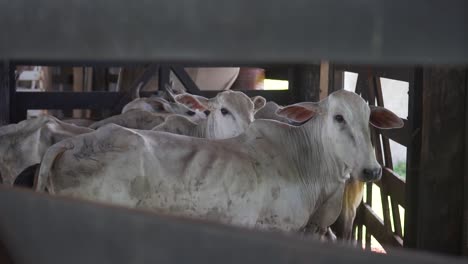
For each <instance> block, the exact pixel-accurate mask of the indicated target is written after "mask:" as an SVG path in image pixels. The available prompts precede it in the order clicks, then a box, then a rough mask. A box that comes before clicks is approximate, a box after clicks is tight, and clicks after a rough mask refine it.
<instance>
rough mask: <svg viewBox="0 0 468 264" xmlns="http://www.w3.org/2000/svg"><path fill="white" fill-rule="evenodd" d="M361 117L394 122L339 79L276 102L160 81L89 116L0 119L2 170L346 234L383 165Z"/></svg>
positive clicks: (57, 186)
mask: <svg viewBox="0 0 468 264" xmlns="http://www.w3.org/2000/svg"><path fill="white" fill-rule="evenodd" d="M369 124H370V125H372V126H374V127H377V128H379V129H392V128H399V127H401V126H402V125H403V122H402V120H401V119H400V118H398V117H397V116H396V115H395V114H393V113H392V112H391V111H389V110H387V109H385V108H382V107H369V105H367V104H366V102H365V101H364V100H363V99H361V97H359V96H358V95H356V94H354V93H351V92H347V91H338V92H334V93H332V94H331V95H329V96H328V97H327V98H325V99H324V100H322V101H320V102H302V103H297V104H293V105H289V106H279V105H277V104H276V103H274V102H266V100H265V99H264V98H263V97H260V96H256V97H253V98H249V97H248V96H246V95H245V94H244V93H242V92H239V91H224V92H221V93H219V94H218V95H217V96H216V97H214V98H211V99H208V98H204V97H201V96H195V95H192V94H189V93H186V92H174V91H173V90H171V89H170V88H167V92H166V93H162V94H160V96H153V97H148V98H136V99H134V100H133V101H132V102H130V103H128V104H127V105H126V106H125V107H124V108H123V110H122V113H121V114H119V115H116V116H112V117H110V118H107V119H104V120H101V121H98V122H92V121H89V120H58V119H57V118H55V117H53V116H49V115H42V116H39V117H37V118H32V119H28V120H24V121H22V122H20V123H18V124H11V125H7V126H3V127H0V179H1V181H2V183H3V184H6V185H23V186H29V187H31V188H34V189H35V190H36V191H39V192H48V193H50V194H57V195H68V196H73V197H79V198H83V199H88V200H94V201H100V202H107V203H113V204H120V205H124V206H129V207H138V208H146V209H150V210H153V211H157V212H160V213H165V214H175V215H180V216H186V217H196V218H202V219H210V220H214V221H219V222H222V223H226V224H233V225H238V226H243V227H247V228H258V229H263V230H279V231H285V232H301V233H302V232H306V233H307V234H311V235H313V236H314V237H319V238H321V239H333V240H334V239H335V238H336V237H335V236H334V234H333V231H336V232H337V235H338V237H341V238H344V239H350V238H351V230H352V224H353V221H354V216H355V212H356V208H357V206H358V205H359V203H360V201H361V199H362V185H363V182H368V181H376V180H379V179H380V177H381V167H380V165H379V163H378V162H377V161H376V158H375V154H374V151H373V147H372V143H371V136H370V128H369ZM335 222H336V223H335ZM334 223H335V226H334V228H333V231H332V230H331V229H330V226H332V224H334ZM335 227H336V229H335Z"/></svg>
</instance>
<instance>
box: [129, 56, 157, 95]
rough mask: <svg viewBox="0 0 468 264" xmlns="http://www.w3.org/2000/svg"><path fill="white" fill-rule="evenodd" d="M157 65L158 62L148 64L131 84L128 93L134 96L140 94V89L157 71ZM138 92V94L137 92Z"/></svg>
mask: <svg viewBox="0 0 468 264" xmlns="http://www.w3.org/2000/svg"><path fill="white" fill-rule="evenodd" d="M158 70H159V65H158V64H154V63H153V64H150V65H148V67H147V68H146V69H145V71H144V72H143V74H142V75H141V76H140V77H138V78H137V79H136V80H135V82H134V83H133V84H132V87H131V88H130V94H131V95H133V96H134V97H135V98H137V97H139V96H140V91H141V90H143V88H144V87H145V86H146V84H148V82H149V81H150V80H151V78H153V76H154V75H155V74H156V72H158ZM137 93H138V94H137Z"/></svg>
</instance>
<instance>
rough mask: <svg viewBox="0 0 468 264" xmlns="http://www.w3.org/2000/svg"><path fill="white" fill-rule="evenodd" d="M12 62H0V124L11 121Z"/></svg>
mask: <svg viewBox="0 0 468 264" xmlns="http://www.w3.org/2000/svg"><path fill="white" fill-rule="evenodd" d="M9 75H10V64H9V62H8V61H1V62H0V126H3V125H7V124H9V123H10V84H9Z"/></svg>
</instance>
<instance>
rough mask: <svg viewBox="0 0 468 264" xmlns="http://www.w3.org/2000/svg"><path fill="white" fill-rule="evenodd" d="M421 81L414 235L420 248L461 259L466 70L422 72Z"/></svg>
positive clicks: (430, 69)
mask: <svg viewBox="0 0 468 264" xmlns="http://www.w3.org/2000/svg"><path fill="white" fill-rule="evenodd" d="M422 80H423V90H422V100H423V101H422V102H423V104H422V109H420V111H421V113H422V126H421V129H422V138H421V152H420V156H421V160H420V164H419V175H420V177H419V179H417V183H416V185H414V183H413V184H412V185H410V186H411V187H412V188H413V190H411V191H415V193H416V194H417V195H418V198H417V204H416V205H417V206H416V207H415V208H414V207H412V208H410V209H412V210H414V211H413V212H412V213H413V214H415V215H413V216H412V217H413V221H416V223H414V225H412V226H411V228H415V229H416V233H415V234H412V235H416V237H415V247H416V248H418V249H423V250H429V251H434V252H440V253H445V254H454V255H460V254H461V249H462V246H461V245H462V237H463V235H462V223H463V193H464V188H465V187H464V173H465V171H464V169H465V156H464V155H465V145H464V142H465V138H466V131H465V119H466V117H465V108H466V102H465V98H466V91H467V83H468V72H467V69H466V68H455V67H430V68H424V69H423V79H422ZM412 166H414V164H413V165H412ZM411 172H412V171H411V170H410V173H411ZM411 176H412V175H410V177H411ZM414 189H415V190H414ZM434 230H437V232H435V231H434Z"/></svg>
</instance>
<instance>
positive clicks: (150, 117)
mask: <svg viewBox="0 0 468 264" xmlns="http://www.w3.org/2000/svg"><path fill="white" fill-rule="evenodd" d="M170 115H173V114H171V113H154V112H148V111H145V110H139V109H133V110H130V111H127V112H125V113H123V114H119V115H115V116H111V117H108V118H105V119H103V120H101V121H97V122H95V123H93V124H92V125H90V126H89V127H90V128H92V129H98V128H100V127H102V126H105V125H107V124H116V125H119V126H123V127H127V128H134V129H152V128H153V127H155V126H157V125H159V124H161V123H162V122H164V120H166V118H167V117H168V116H170Z"/></svg>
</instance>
